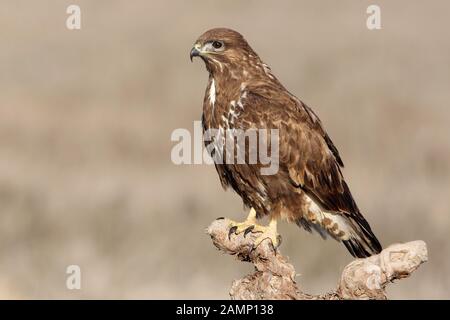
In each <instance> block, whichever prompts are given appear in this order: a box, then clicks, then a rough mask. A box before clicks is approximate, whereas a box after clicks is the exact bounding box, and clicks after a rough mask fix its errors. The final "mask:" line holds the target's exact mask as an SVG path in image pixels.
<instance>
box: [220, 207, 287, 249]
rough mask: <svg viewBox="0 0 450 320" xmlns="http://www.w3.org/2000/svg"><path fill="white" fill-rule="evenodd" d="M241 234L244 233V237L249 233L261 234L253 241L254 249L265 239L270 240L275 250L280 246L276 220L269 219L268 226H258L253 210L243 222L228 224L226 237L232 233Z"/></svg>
mask: <svg viewBox="0 0 450 320" xmlns="http://www.w3.org/2000/svg"><path fill="white" fill-rule="evenodd" d="M242 232H244V237H245V236H246V235H247V234H248V233H250V232H251V233H261V235H259V236H258V237H257V238H256V240H255V244H254V246H253V247H254V248H256V247H257V246H259V245H260V244H261V242H263V241H264V240H265V239H270V240H271V241H272V245H273V247H274V248H275V249H276V248H278V247H279V245H280V244H281V236H280V235H279V234H278V232H277V220H276V219H275V218H271V220H270V223H269V225H268V226H262V225H259V224H257V221H256V211H255V209H253V208H251V209H250V212H249V214H248V217H247V219H245V221H244V222H234V221H233V222H232V223H231V224H230V231H229V234H228V237H230V236H231V234H233V233H234V234H240V233H242Z"/></svg>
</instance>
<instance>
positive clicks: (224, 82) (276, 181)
mask: <svg viewBox="0 0 450 320" xmlns="http://www.w3.org/2000/svg"><path fill="white" fill-rule="evenodd" d="M193 56H199V57H201V58H202V60H203V61H204V62H205V64H206V68H207V70H208V72H209V81H208V86H207V88H206V94H205V98H204V102H203V117H202V120H203V128H204V130H205V131H206V130H208V129H212V128H215V129H221V130H227V129H242V130H248V129H278V130H279V170H278V172H277V173H276V174H273V175H262V174H261V171H260V169H261V167H263V165H262V164H261V163H259V162H258V163H256V164H250V163H245V164H223V163H216V169H217V172H218V174H219V177H220V181H221V183H222V185H223V187H224V188H227V187H229V186H231V187H232V188H233V189H234V191H236V192H237V193H238V194H239V195H240V196H241V198H242V200H243V202H244V204H245V205H246V206H247V207H249V208H254V209H255V211H256V216H257V217H258V218H260V217H262V216H266V215H269V216H270V217H271V218H272V219H279V218H284V219H286V220H288V221H290V222H295V223H297V224H298V225H299V226H301V227H303V228H305V229H306V230H307V231H311V230H315V231H317V232H318V233H319V234H320V235H321V236H322V237H324V238H325V237H326V236H327V235H330V236H331V237H332V238H334V239H336V240H338V241H342V242H343V243H344V245H345V246H346V247H347V249H348V250H349V251H350V253H351V254H352V255H353V256H357V257H366V256H370V255H372V254H375V253H379V252H380V251H381V245H380V243H379V242H378V240H377V238H376V237H375V235H374V234H373V232H372V230H371V228H370V226H369V224H368V223H367V221H366V220H365V219H364V217H363V216H362V214H361V212H360V210H359V209H358V207H357V205H356V203H355V201H354V199H353V197H352V195H351V193H350V190H349V188H348V186H347V184H346V182H345V180H344V177H343V175H342V172H341V168H342V167H343V162H342V160H341V157H340V155H339V152H338V150H337V148H336V147H335V146H334V144H333V142H332V141H331V139H330V137H329V136H328V134H327V133H326V131H325V129H324V128H323V125H322V123H321V121H320V119H319V118H318V116H317V115H316V114H315V113H314V112H313V111H312V110H311V109H310V108H309V107H308V106H307V105H305V104H304V103H303V102H302V101H300V100H299V99H298V98H296V97H295V96H294V95H292V94H291V93H289V92H288V91H287V90H286V89H285V88H284V87H283V85H282V84H281V83H280V82H279V81H278V79H277V78H276V77H275V76H274V75H273V74H272V72H271V70H270V68H269V67H268V66H267V65H266V64H264V63H263V62H262V61H261V59H260V58H259V57H258V55H257V54H256V53H255V52H254V51H253V50H252V48H251V47H250V46H249V44H248V43H247V41H246V40H245V39H244V38H243V37H242V35H241V34H239V33H238V32H236V31H233V30H230V29H225V28H217V29H212V30H209V31H207V32H205V33H204V34H203V35H201V36H200V38H199V39H198V40H197V42H196V44H195V46H194V48H193V49H192V51H191V58H192V57H193ZM215 152H217V149H215ZM246 155H247V157H246V159H247V158H248V152H247V151H246ZM217 162H218V161H217Z"/></svg>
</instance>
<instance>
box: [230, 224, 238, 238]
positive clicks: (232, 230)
mask: <svg viewBox="0 0 450 320" xmlns="http://www.w3.org/2000/svg"><path fill="white" fill-rule="evenodd" d="M236 230H237V227H236V226H233V227H231V228H230V231H228V240H231V234H232V233H235V232H236Z"/></svg>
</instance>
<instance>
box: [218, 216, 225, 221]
mask: <svg viewBox="0 0 450 320" xmlns="http://www.w3.org/2000/svg"><path fill="white" fill-rule="evenodd" d="M223 219H225V218H224V217H218V218H217V219H216V220H223Z"/></svg>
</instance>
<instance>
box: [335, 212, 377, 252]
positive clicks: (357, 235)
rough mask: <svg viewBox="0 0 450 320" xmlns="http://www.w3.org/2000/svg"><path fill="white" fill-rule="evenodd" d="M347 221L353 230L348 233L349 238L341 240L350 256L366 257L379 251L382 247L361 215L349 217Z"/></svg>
mask: <svg viewBox="0 0 450 320" xmlns="http://www.w3.org/2000/svg"><path fill="white" fill-rule="evenodd" d="M348 221H349V224H350V225H351V226H352V231H353V232H351V233H350V236H349V239H348V240H342V243H343V244H344V245H345V247H346V248H347V250H348V251H349V252H350V254H351V255H352V256H354V257H358V258H366V257H370V256H372V255H374V254H378V253H380V252H381V250H382V249H383V248H382V247H381V244H380V242H379V241H378V239H377V237H376V236H375V235H374V234H373V232H372V229H371V228H370V226H369V224H368V223H367V221H366V220H365V219H364V218H363V217H362V216H361V215H359V216H357V217H353V216H352V217H349V218H348Z"/></svg>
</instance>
